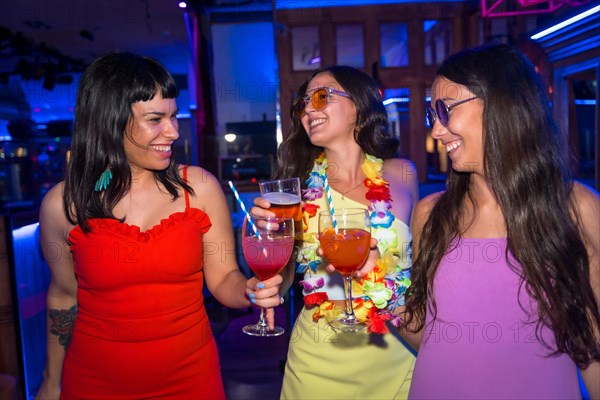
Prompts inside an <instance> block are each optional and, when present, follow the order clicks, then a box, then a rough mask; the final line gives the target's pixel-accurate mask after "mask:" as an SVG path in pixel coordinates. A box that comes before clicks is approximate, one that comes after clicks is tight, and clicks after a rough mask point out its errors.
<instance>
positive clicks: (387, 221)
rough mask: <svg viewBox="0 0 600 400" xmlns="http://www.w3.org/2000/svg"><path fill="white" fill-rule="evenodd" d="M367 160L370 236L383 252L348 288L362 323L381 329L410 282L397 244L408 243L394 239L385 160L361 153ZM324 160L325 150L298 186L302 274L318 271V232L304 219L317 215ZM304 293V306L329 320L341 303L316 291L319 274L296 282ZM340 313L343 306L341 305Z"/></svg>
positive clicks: (364, 167) (373, 329)
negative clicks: (300, 187) (301, 202)
mask: <svg viewBox="0 0 600 400" xmlns="http://www.w3.org/2000/svg"><path fill="white" fill-rule="evenodd" d="M365 156H366V159H365V161H364V163H363V164H362V166H361V168H362V171H363V173H364V174H365V175H366V176H367V178H366V179H365V181H364V184H365V186H366V187H367V188H368V191H367V194H366V195H365V197H366V199H367V200H369V201H370V202H371V204H370V206H369V211H370V213H371V214H370V219H371V236H372V237H374V238H375V239H377V247H378V249H379V253H380V254H381V257H380V258H379V260H377V263H376V267H375V268H374V269H373V271H371V272H369V273H368V274H367V275H365V276H364V277H363V278H362V279H361V280H360V281H357V280H354V281H353V286H352V291H353V294H354V301H353V306H354V312H355V314H356V317H357V318H358V319H359V320H361V321H363V322H365V323H366V324H367V327H368V331H369V332H373V333H379V334H385V333H387V332H388V328H387V326H386V323H385V322H386V321H390V322H391V323H392V325H394V326H396V327H398V326H399V325H400V318H399V317H398V316H397V315H395V314H394V313H393V312H392V311H393V310H394V309H395V308H396V307H398V306H400V305H404V292H405V291H406V289H407V288H408V287H409V286H410V279H409V276H410V263H408V267H403V264H402V260H401V259H400V258H401V257H403V256H404V257H406V256H409V255H410V252H409V251H408V250H409V249H405V250H407V251H405V252H402V250H403V249H402V248H399V246H403V245H407V244H404V243H398V232H397V230H396V229H395V228H393V227H392V223H393V222H394V219H395V217H394V215H393V214H392V213H391V212H390V208H391V207H392V199H391V195H390V189H389V183H388V182H387V181H386V180H384V179H383V178H382V170H383V160H381V159H379V158H376V157H373V156H370V155H368V154H366V155H365ZM327 167H328V163H327V158H326V156H325V154H324V153H321V154H320V155H319V156H318V157H317V158H316V159H315V164H314V166H313V169H312V171H311V173H310V175H309V177H308V179H307V180H306V182H305V183H306V184H307V189H305V190H303V191H302V194H303V197H304V200H305V203H304V206H303V210H302V211H303V218H304V221H303V222H304V234H303V244H302V247H301V248H300V249H299V251H298V257H297V259H296V272H298V273H304V272H306V271H307V270H311V271H312V272H316V271H317V268H318V266H319V265H320V264H321V260H320V258H319V257H318V256H317V249H318V248H319V241H318V240H317V237H316V232H312V233H310V232H307V231H308V220H309V218H313V217H315V216H316V215H317V209H318V208H319V206H318V205H316V204H313V203H311V202H313V201H315V200H318V199H320V198H322V197H323V191H324V185H325V176H326V171H327ZM300 284H301V285H302V287H303V288H304V292H305V293H306V292H310V293H308V294H307V295H306V296H304V304H305V306H306V307H309V308H311V307H316V310H315V312H314V313H313V319H314V320H318V319H319V318H321V317H326V318H327V319H328V320H333V319H335V318H337V317H338V315H339V313H340V310H341V308H340V307H335V304H334V302H333V301H330V300H329V299H328V297H327V293H326V292H322V291H319V289H321V288H322V287H323V285H324V279H323V277H320V278H318V279H317V280H303V281H301V282H300ZM342 312H343V310H342Z"/></svg>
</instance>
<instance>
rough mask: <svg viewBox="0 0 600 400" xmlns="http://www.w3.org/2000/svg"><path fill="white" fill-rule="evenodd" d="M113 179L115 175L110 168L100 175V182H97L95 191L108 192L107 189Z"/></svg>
mask: <svg viewBox="0 0 600 400" xmlns="http://www.w3.org/2000/svg"><path fill="white" fill-rule="evenodd" d="M112 177H113V175H112V172H111V171H110V167H107V168H106V169H105V170H104V172H103V173H102V174H101V175H100V178H98V180H97V181H96V186H94V191H95V192H101V191H103V190H106V188H107V187H108V185H109V184H110V181H111V179H112Z"/></svg>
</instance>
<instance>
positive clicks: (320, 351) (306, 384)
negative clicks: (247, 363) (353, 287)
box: [281, 190, 415, 400]
mask: <svg viewBox="0 0 600 400" xmlns="http://www.w3.org/2000/svg"><path fill="white" fill-rule="evenodd" d="M331 196H332V199H333V203H334V204H335V205H336V210H338V209H341V208H349V207H359V208H367V207H366V206H365V205H363V204H361V203H358V202H356V201H354V200H351V199H348V198H344V197H343V196H342V195H340V194H339V193H337V192H336V191H334V190H331ZM313 204H316V205H318V206H319V210H318V211H324V210H328V209H329V207H328V205H327V200H326V196H323V197H322V198H321V199H317V200H315V201H314V202H313ZM391 228H392V229H395V230H396V232H397V234H398V242H399V243H401V244H404V245H400V246H398V247H399V248H402V249H404V250H403V252H404V253H405V254H401V255H400V258H401V259H404V260H405V262H406V263H407V267H409V266H410V246H409V244H410V241H411V235H410V230H409V227H408V226H407V225H406V224H405V223H404V222H402V221H400V220H399V219H397V218H396V219H395V220H394V222H393V223H392V226H391ZM317 230H318V218H317V217H314V218H310V219H309V220H308V232H317ZM321 277H322V278H323V287H322V288H321V289H319V290H320V291H325V292H327V294H328V298H329V299H330V300H343V299H344V297H343V296H344V295H343V293H344V292H343V286H341V285H342V280H341V276H340V274H338V273H333V274H329V273H328V272H327V271H326V270H325V269H324V264H321V265H319V266H318V267H317V271H316V272H314V271H312V270H311V269H310V268H308V269H307V270H306V272H305V276H304V280H305V281H307V282H313V283H315V282H317V281H318V280H319V279H320V278H321ZM305 294H306V290H305ZM314 311H315V310H314V308H307V307H304V308H302V311H301V312H300V314H299V315H298V318H297V319H296V323H295V325H294V329H293V331H292V333H291V338H290V344H289V350H288V356H287V363H286V366H285V376H284V378H283V387H282V391H281V399H290V400H291V399H406V398H407V397H408V391H409V387H410V381H411V378H412V370H413V367H414V363H415V357H414V355H413V354H412V353H411V351H410V350H408V348H407V347H406V346H405V345H404V344H403V342H402V339H401V338H400V337H399V335H398V334H397V333H396V330H395V329H394V328H393V327H392V328H391V329H390V333H387V334H385V335H378V334H373V333H371V334H369V333H367V332H366V331H361V332H339V331H334V330H333V328H332V327H331V325H330V324H329V322H328V321H327V318H319V319H318V320H313V313H314Z"/></svg>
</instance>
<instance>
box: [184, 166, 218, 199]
mask: <svg viewBox="0 0 600 400" xmlns="http://www.w3.org/2000/svg"><path fill="white" fill-rule="evenodd" d="M187 181H188V184H189V185H190V186H191V187H192V189H194V195H193V196H191V203H192V205H193V206H194V207H196V208H200V209H201V210H206V208H207V207H209V208H210V204H211V203H213V202H218V201H219V200H221V198H223V197H224V195H223V189H222V188H221V184H220V183H219V180H218V179H217V178H216V177H215V176H214V175H213V174H211V173H210V172H208V171H207V170H205V169H204V168H201V167H196V166H189V167H188V171H187Z"/></svg>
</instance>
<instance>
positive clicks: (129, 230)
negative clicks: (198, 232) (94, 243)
mask: <svg viewBox="0 0 600 400" xmlns="http://www.w3.org/2000/svg"><path fill="white" fill-rule="evenodd" d="M182 221H186V222H197V223H198V224H199V225H200V227H201V228H202V230H203V232H206V231H207V230H208V228H209V227H210V225H211V222H210V218H209V216H208V214H206V213H205V212H204V211H202V210H201V209H199V208H186V209H185V211H177V212H174V213H172V214H170V215H169V216H168V217H167V218H163V219H161V220H160V222H159V223H158V224H156V225H154V226H153V227H151V228H148V229H146V230H145V231H142V230H141V228H140V227H139V226H137V225H134V224H129V223H127V222H121V221H119V220H117V219H112V218H91V219H89V220H88V224H89V226H90V229H91V232H92V233H94V232H96V231H101V230H109V231H111V233H114V234H117V235H120V236H126V237H128V238H131V239H134V240H137V241H139V242H143V243H146V242H148V241H149V240H151V239H152V238H157V237H160V236H162V235H163V234H164V233H165V232H167V231H169V230H170V229H171V228H172V227H173V226H174V225H177V224H179V223H180V222H182ZM78 235H85V233H84V232H83V230H82V229H81V227H80V226H79V225H77V226H75V227H73V229H71V231H70V232H69V238H70V239H71V240H70V242H71V243H72V245H73V244H75V241H76V239H77V237H78Z"/></svg>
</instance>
